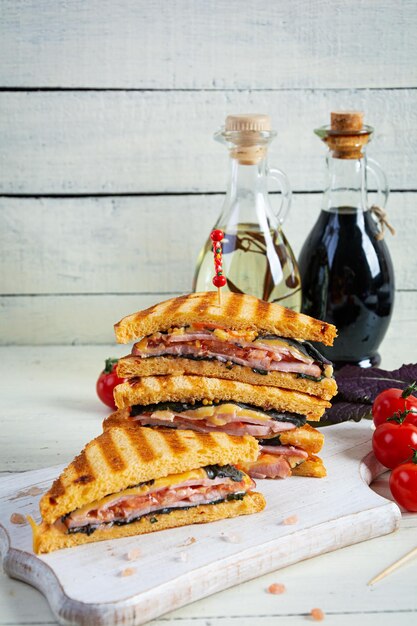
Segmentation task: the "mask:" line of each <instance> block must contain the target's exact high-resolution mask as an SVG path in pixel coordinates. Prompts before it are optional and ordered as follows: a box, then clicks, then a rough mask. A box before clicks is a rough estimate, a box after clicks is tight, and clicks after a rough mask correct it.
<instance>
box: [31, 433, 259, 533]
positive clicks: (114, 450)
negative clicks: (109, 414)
mask: <svg viewBox="0 0 417 626" xmlns="http://www.w3.org/2000/svg"><path fill="white" fill-rule="evenodd" d="M257 455H258V443H257V441H256V440H255V439H254V438H253V437H248V436H245V437H234V436H229V435H226V434H224V433H209V434H201V433H196V432H193V431H190V430H178V431H167V430H159V431H156V430H153V429H151V428H135V429H133V428H121V427H120V426H119V427H118V428H113V429H111V430H108V431H106V432H104V433H102V434H101V435H100V436H99V437H97V438H96V439H93V440H92V441H90V443H88V444H87V445H86V446H85V448H84V450H83V451H82V452H81V454H80V455H79V456H77V457H76V458H75V459H74V461H73V462H72V463H71V464H70V465H69V466H68V467H67V468H66V469H64V471H63V472H62V474H61V476H60V477H59V478H58V479H57V480H55V482H54V483H53V485H52V487H51V489H50V490H49V491H48V492H47V493H46V494H44V496H43V497H42V498H41V501H40V503H39V508H40V512H41V515H42V518H43V520H44V522H46V523H47V524H52V523H53V522H55V521H56V520H57V519H58V518H60V517H61V516H62V515H66V514H67V513H69V512H71V511H74V510H75V509H77V508H80V507H81V506H83V505H84V504H87V503H88V502H93V501H95V500H100V499H101V498H103V497H104V496H106V495H108V494H111V493H116V492H118V491H121V490H123V489H126V488H127V487H129V486H132V485H137V484H138V483H142V482H146V481H148V480H152V479H157V478H161V477H164V476H169V475H170V474H178V473H181V472H185V471H188V470H191V469H195V468H199V467H203V466H205V465H216V464H219V465H226V464H229V463H230V464H235V463H237V462H238V461H240V460H245V459H248V460H254V459H256V458H257Z"/></svg>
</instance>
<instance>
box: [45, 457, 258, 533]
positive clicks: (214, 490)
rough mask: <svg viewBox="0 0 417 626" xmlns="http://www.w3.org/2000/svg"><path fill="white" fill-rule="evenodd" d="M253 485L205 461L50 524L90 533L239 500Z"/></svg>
mask: <svg viewBox="0 0 417 626" xmlns="http://www.w3.org/2000/svg"><path fill="white" fill-rule="evenodd" d="M253 487H255V483H254V481H253V480H251V479H250V478H249V476H247V475H246V474H245V473H244V472H243V471H241V470H238V469H237V468H236V467H234V466H232V465H224V466H219V465H209V466H207V467H203V468H199V469H195V470H191V471H188V472H182V473H181V474H172V475H170V476H166V477H164V478H158V479H155V480H151V481H148V482H145V483H140V484H139V485H135V486H131V487H128V488H127V489H125V490H123V491H120V492H118V493H113V494H110V495H107V496H105V497H104V498H102V499H101V500H96V501H95V502H91V503H89V504H86V505H85V506H83V507H81V508H79V509H76V510H75V511H73V512H72V513H68V514H67V515H64V516H63V517H61V518H60V519H59V520H57V521H56V522H55V524H54V525H55V526H56V527H57V528H58V529H59V530H61V531H63V532H65V533H79V532H81V533H86V534H87V535H90V534H92V533H93V532H94V531H96V530H97V529H98V528H109V527H111V526H113V525H118V526H120V525H124V524H130V523H131V522H135V521H136V520H138V519H140V518H141V517H143V516H145V515H149V514H161V513H170V512H171V511H173V510H175V509H187V508H190V507H195V506H199V505H202V504H217V503H219V502H224V501H227V500H241V499H243V498H244V496H245V494H246V493H247V492H248V491H249V490H251V489H252V488H253ZM153 520H154V521H155V522H157V518H155V517H151V518H150V522H151V523H153Z"/></svg>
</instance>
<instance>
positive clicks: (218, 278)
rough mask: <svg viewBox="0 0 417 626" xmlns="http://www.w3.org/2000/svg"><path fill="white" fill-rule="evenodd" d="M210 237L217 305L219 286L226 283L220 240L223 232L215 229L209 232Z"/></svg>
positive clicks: (220, 301) (219, 296) (219, 295)
mask: <svg viewBox="0 0 417 626" xmlns="http://www.w3.org/2000/svg"><path fill="white" fill-rule="evenodd" d="M210 239H211V240H212V242H213V254H214V271H215V273H216V275H215V276H214V278H213V285H214V286H215V287H217V295H218V298H219V306H220V305H221V303H222V300H221V294H220V287H224V286H225V284H226V282H227V281H226V277H225V276H224V274H223V255H222V244H221V242H222V240H223V239H224V232H223V231H222V230H219V229H217V228H216V229H215V230H213V231H212V232H211V234H210Z"/></svg>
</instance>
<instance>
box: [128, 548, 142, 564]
mask: <svg viewBox="0 0 417 626" xmlns="http://www.w3.org/2000/svg"><path fill="white" fill-rule="evenodd" d="M140 554H141V552H140V549H139V548H133V549H132V550H129V552H127V553H126V560H127V561H135V560H136V559H138V558H139V557H140Z"/></svg>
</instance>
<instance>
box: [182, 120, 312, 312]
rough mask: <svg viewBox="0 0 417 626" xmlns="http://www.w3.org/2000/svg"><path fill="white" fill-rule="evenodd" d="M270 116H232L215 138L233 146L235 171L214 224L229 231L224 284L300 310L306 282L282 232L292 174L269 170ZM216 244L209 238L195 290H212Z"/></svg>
mask: <svg viewBox="0 0 417 626" xmlns="http://www.w3.org/2000/svg"><path fill="white" fill-rule="evenodd" d="M275 134H276V133H275V132H274V131H272V130H271V122H270V118H269V117H268V116H266V115H255V114H251V115H229V116H228V117H227V119H226V125H225V127H224V129H222V130H220V131H219V132H218V133H216V134H215V139H216V140H217V141H220V142H221V143H223V144H224V145H226V146H227V148H228V149H229V155H230V175H229V184H228V188H227V193H226V197H225V200H224V204H223V209H222V212H221V215H220V217H219V219H218V220H217V222H216V224H215V225H214V226H213V228H218V229H221V230H223V231H224V233H225V237H224V240H223V242H222V247H223V269H224V273H225V276H226V279H227V284H226V286H225V287H224V288H223V289H225V290H227V291H232V292H235V293H247V294H251V295H254V296H256V297H257V298H260V299H262V300H266V301H269V302H277V303H279V304H281V305H283V306H286V307H288V308H291V309H293V310H294V311H297V312H298V311H300V308H301V284H300V276H299V272H298V267H297V262H296V260H295V257H294V254H293V252H292V249H291V247H290V245H289V243H288V241H287V239H286V237H285V235H284V233H283V231H282V222H283V221H284V219H285V217H286V215H287V213H288V210H289V206H290V201H291V190H290V186H289V182H288V178H287V176H286V175H285V174H284V173H283V172H282V171H280V170H277V169H274V168H270V167H269V166H268V163H267V149H268V146H269V144H270V142H271V141H272V139H273V138H274V137H275ZM269 178H273V179H275V180H277V181H278V183H279V185H280V188H281V198H282V199H281V207H280V209H279V211H278V213H275V212H274V210H273V209H272V206H271V204H270V200H269V196H268V179H269ZM213 273H214V271H213V252H212V242H211V239H210V237H208V239H207V242H206V244H205V245H204V246H203V248H202V250H201V252H200V255H199V257H198V260H197V266H196V270H195V274H194V281H193V290H194V291H213V290H215V287H214V286H213V283H212V278H213Z"/></svg>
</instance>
